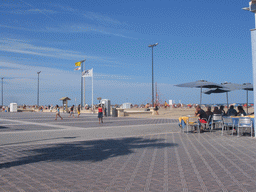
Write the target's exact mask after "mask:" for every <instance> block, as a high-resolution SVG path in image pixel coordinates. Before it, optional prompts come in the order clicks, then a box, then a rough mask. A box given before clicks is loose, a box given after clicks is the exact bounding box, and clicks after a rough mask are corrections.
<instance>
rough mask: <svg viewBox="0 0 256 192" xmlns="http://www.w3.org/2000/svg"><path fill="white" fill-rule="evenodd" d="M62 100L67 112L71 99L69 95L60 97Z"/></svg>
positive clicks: (64, 110)
mask: <svg viewBox="0 0 256 192" xmlns="http://www.w3.org/2000/svg"><path fill="white" fill-rule="evenodd" d="M60 100H61V101H63V113H64V112H66V113H68V100H71V99H70V98H68V97H62V98H60Z"/></svg>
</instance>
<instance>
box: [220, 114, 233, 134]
mask: <svg viewBox="0 0 256 192" xmlns="http://www.w3.org/2000/svg"><path fill="white" fill-rule="evenodd" d="M222 119H223V124H222V135H223V131H224V129H225V127H226V129H227V130H228V128H229V127H232V128H233V130H234V123H233V121H232V118H231V117H223V118H222ZM233 130H232V134H233Z"/></svg>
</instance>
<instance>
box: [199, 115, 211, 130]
mask: <svg viewBox="0 0 256 192" xmlns="http://www.w3.org/2000/svg"><path fill="white" fill-rule="evenodd" d="M211 118H212V116H211V115H210V116H209V117H208V119H204V120H206V123H199V124H202V125H204V127H205V129H210V126H211Z"/></svg>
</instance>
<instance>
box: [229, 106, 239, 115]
mask: <svg viewBox="0 0 256 192" xmlns="http://www.w3.org/2000/svg"><path fill="white" fill-rule="evenodd" d="M227 115H228V116H237V111H236V110H235V109H234V105H231V106H230V108H229V110H228V112H227Z"/></svg>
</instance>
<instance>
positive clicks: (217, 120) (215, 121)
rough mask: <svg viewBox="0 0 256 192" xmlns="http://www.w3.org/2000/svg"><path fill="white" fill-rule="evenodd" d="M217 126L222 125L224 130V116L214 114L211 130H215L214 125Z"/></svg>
mask: <svg viewBox="0 0 256 192" xmlns="http://www.w3.org/2000/svg"><path fill="white" fill-rule="evenodd" d="M216 124H221V128H222V125H223V119H222V115H221V114H213V115H212V124H211V130H213V125H214V126H215V125H216ZM215 128H216V127H215Z"/></svg>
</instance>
